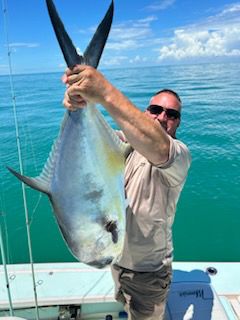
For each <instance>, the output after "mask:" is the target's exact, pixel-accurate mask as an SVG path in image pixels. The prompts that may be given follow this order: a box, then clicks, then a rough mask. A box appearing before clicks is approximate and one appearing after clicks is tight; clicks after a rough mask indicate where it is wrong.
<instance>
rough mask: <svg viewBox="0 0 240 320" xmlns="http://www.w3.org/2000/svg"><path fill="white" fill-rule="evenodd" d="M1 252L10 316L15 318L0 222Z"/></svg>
mask: <svg viewBox="0 0 240 320" xmlns="http://www.w3.org/2000/svg"><path fill="white" fill-rule="evenodd" d="M0 251H1V257H2V263H3V269H4V275H5V282H6V288H7V293H8V302H9V312H10V316H14V312H13V304H12V297H11V291H10V286H9V282H8V272H7V264H6V256H5V250H4V244H3V235H2V226H1V221H0Z"/></svg>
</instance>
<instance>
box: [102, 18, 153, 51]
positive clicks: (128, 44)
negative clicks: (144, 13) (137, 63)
mask: <svg viewBox="0 0 240 320" xmlns="http://www.w3.org/2000/svg"><path fill="white" fill-rule="evenodd" d="M156 19H157V18H156V17H155V16H149V17H146V18H145V19H139V20H135V21H126V22H124V23H121V24H118V25H116V26H113V28H112V31H111V34H110V39H109V41H108V43H107V48H108V49H112V50H118V51H120V50H135V49H138V48H142V47H144V46H146V42H145V40H147V39H149V38H152V37H153V32H152V29H151V26H150V25H151V22H152V21H154V20H156Z"/></svg>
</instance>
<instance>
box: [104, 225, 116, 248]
mask: <svg viewBox="0 0 240 320" xmlns="http://www.w3.org/2000/svg"><path fill="white" fill-rule="evenodd" d="M105 229H106V231H107V232H111V234H112V241H113V243H117V242H118V227H117V221H114V220H111V221H108V222H107V223H106V225H105Z"/></svg>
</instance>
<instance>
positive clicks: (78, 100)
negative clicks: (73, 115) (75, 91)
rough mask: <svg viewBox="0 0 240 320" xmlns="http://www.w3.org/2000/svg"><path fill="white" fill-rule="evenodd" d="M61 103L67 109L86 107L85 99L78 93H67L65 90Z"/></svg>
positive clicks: (74, 109) (73, 109)
mask: <svg viewBox="0 0 240 320" xmlns="http://www.w3.org/2000/svg"><path fill="white" fill-rule="evenodd" d="M63 105H64V107H65V108H66V109H68V110H69V111H76V110H77V109H80V108H84V107H86V101H85V100H84V99H83V98H82V97H81V96H80V95H72V94H69V92H68V90H67V91H66V92H65V95H64V99H63Z"/></svg>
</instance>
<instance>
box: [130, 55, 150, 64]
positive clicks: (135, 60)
mask: <svg viewBox="0 0 240 320" xmlns="http://www.w3.org/2000/svg"><path fill="white" fill-rule="evenodd" d="M146 61H147V58H146V57H141V56H140V55H136V56H135V57H134V58H133V59H130V60H129V62H130V63H133V64H135V63H142V62H146Z"/></svg>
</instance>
